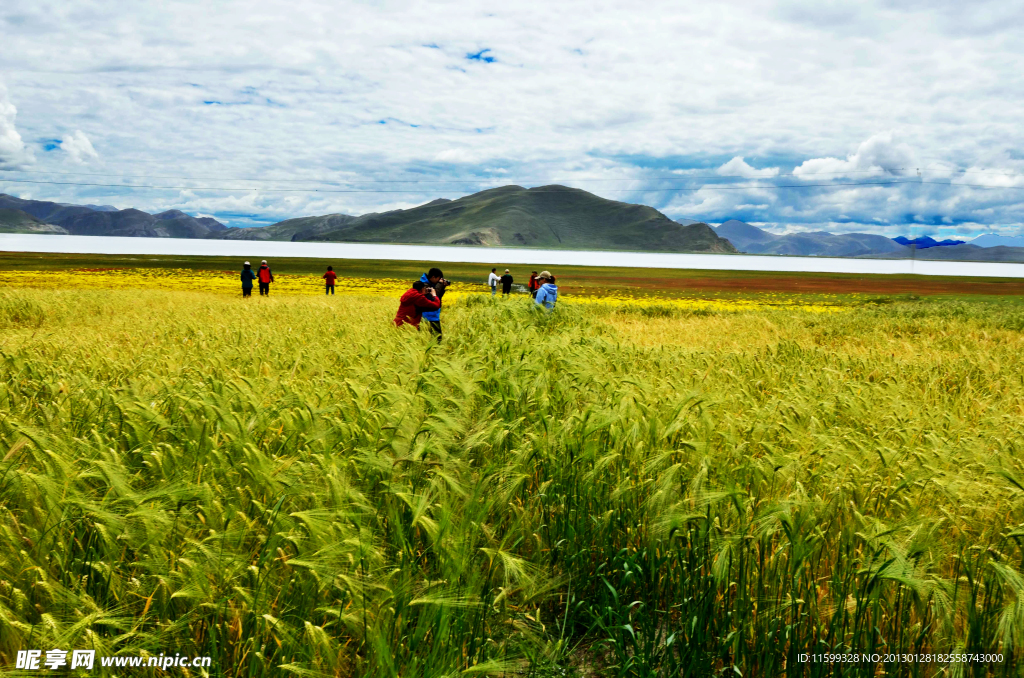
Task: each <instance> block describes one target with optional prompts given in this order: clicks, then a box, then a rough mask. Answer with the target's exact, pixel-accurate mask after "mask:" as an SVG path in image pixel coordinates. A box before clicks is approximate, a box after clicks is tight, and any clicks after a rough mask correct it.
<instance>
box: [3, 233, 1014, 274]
mask: <svg viewBox="0 0 1024 678" xmlns="http://www.w3.org/2000/svg"><path fill="white" fill-rule="evenodd" d="M0 252H61V253H71V254H140V255H146V254H178V255H204V256H224V257H238V258H239V259H250V260H252V259H272V258H273V257H311V258H317V259H384V260H396V261H429V262H439V263H440V262H446V261H455V262H468V263H478V264H484V265H485V266H486V268H490V267H491V266H505V265H509V264H528V265H530V266H537V267H538V268H539V267H543V266H552V267H553V266H559V265H562V266H569V265H572V266H631V267H633V266H635V267H639V268H689V269H708V270H720V271H781V272H808V273H916V274H919V275H954V276H981V277H998V278H1024V264H1004V263H990V262H976V261H922V260H920V259H918V260H911V259H839V258H825V257H775V256H758V255H751V254H741V255H737V254H655V253H647V252H595V251H566V250H535V249H515V248H504V247H502V248H494V247H436V246H430V245H370V244H348V243H311V242H257V241H240V240H185V239H178V238H108V237H104V236H82V235H18V234H9V233H0Z"/></svg>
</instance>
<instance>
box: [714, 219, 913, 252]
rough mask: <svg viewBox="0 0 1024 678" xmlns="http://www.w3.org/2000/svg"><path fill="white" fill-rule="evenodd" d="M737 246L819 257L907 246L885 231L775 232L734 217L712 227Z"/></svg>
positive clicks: (747, 249) (756, 250)
mask: <svg viewBox="0 0 1024 678" xmlns="http://www.w3.org/2000/svg"><path fill="white" fill-rule="evenodd" d="M715 232H716V233H717V234H718V235H719V237H722V238H725V239H727V240H728V241H729V242H731V243H732V244H733V245H734V246H735V247H736V249H737V250H739V251H740V252H745V253H748V254H786V255H791V256H792V255H796V256H819V257H857V256H862V255H865V254H880V253H889V252H907V251H908V250H909V248H907V247H905V246H904V245H901V244H899V243H897V242H895V241H894V240H892V239H890V238H886V237H885V236H884V235H874V234H871V233H843V234H832V233H827V232H825V231H815V232H811V233H791V234H788V235H776V234H774V233H769V232H768V231H765V230H764V229H760V228H758V227H757V226H751V225H750V224H747V223H744V222H742V221H739V220H737V219H730V220H729V221H726V222H725V223H723V224H722V225H721V226H718V227H717V228H715Z"/></svg>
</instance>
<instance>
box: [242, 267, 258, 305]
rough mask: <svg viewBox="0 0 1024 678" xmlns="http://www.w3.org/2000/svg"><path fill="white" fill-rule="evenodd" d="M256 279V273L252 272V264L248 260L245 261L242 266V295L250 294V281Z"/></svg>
mask: <svg viewBox="0 0 1024 678" xmlns="http://www.w3.org/2000/svg"><path fill="white" fill-rule="evenodd" d="M255 279H256V274H255V273H253V272H252V266H251V265H250V264H249V262H248V261H247V262H245V264H244V265H243V267H242V296H243V297H251V296H252V281H253V280H255Z"/></svg>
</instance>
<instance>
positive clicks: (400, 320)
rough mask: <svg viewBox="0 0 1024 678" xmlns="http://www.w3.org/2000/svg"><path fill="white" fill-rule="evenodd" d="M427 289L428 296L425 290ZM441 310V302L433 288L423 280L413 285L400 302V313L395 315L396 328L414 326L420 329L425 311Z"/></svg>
mask: <svg viewBox="0 0 1024 678" xmlns="http://www.w3.org/2000/svg"><path fill="white" fill-rule="evenodd" d="M424 289H426V290H427V292H426V294H424V293H423V290H424ZM439 308H441V300H440V299H439V298H438V297H437V294H436V293H435V292H434V290H433V289H432V288H428V287H427V286H426V284H425V283H424V282H423V281H422V280H417V281H416V282H414V283H413V284H412V288H411V289H410V290H409V291H407V292H406V293H405V294H403V295H402V298H401V300H399V302H398V313H397V314H396V315H395V327H401V326H402V325H412V326H413V327H415V328H416V329H417V330H418V329H419V328H420V318H422V317H423V312H424V311H435V310H437V309H439Z"/></svg>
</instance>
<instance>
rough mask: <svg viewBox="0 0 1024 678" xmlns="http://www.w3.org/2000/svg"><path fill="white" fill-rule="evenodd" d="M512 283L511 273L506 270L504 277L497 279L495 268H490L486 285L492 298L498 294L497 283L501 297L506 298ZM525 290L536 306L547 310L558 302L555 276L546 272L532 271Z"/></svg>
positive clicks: (510, 291) (510, 290)
mask: <svg viewBox="0 0 1024 678" xmlns="http://www.w3.org/2000/svg"><path fill="white" fill-rule="evenodd" d="M513 282H515V280H514V279H513V278H512V272H511V271H510V270H508V269H507V268H506V269H505V275H503V276H501V277H498V269H497V268H492V269H491V274H490V275H488V276H487V284H488V286H490V288H491V296H492V297H493V296H495V295H497V294H498V283H501V296H503V297H507V296H508V295H509V294H511V293H512V283H513ZM527 289H529V290H530V296H531V297H533V299H534V301H536V302H537V304H539V305H541V306H544V307H545V308H548V309H551V308H554V307H555V302H556V301H558V286H557V285H555V276H553V275H551V274H550V273H548V272H547V271H541V272H540V273H537V271H533V272H532V273H530V283H529V285H527Z"/></svg>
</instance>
